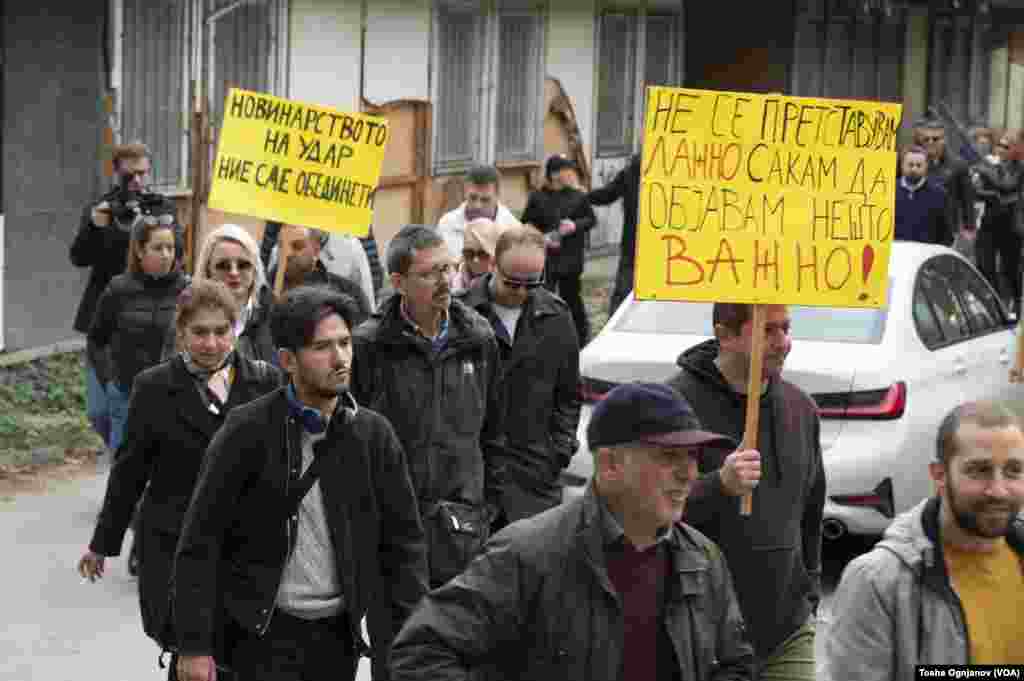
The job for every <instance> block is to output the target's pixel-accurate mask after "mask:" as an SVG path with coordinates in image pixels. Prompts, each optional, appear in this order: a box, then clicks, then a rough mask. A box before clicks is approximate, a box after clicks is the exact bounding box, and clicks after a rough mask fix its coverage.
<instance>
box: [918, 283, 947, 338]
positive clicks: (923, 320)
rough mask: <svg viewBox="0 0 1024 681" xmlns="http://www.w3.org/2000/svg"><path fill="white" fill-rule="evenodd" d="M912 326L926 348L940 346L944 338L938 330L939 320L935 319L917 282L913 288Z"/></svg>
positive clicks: (921, 286)
mask: <svg viewBox="0 0 1024 681" xmlns="http://www.w3.org/2000/svg"><path fill="white" fill-rule="evenodd" d="M914 325H915V326H916V327H917V335H918V336H920V337H921V342H922V343H924V344H925V347H927V348H935V347H938V346H940V345H942V344H943V343H944V342H945V340H946V337H945V336H943V335H942V329H940V328H939V320H938V319H936V318H935V311H934V310H933V309H932V304H931V301H929V300H928V298H926V297H925V294H924V286H923V285H922V284H921V282H918V284H917V286H915V287H914Z"/></svg>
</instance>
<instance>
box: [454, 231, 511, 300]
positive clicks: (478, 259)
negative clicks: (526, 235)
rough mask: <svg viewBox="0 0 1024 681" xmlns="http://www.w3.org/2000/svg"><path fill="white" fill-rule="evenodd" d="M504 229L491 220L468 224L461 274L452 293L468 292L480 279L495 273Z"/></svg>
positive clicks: (456, 279) (464, 239)
mask: <svg viewBox="0 0 1024 681" xmlns="http://www.w3.org/2000/svg"><path fill="white" fill-rule="evenodd" d="M503 229H504V227H503V226H502V225H500V224H498V223H497V222H495V221H494V220H491V219H490V218H476V219H475V220H471V221H470V222H468V223H466V231H465V234H464V238H463V244H462V260H461V263H460V266H459V274H458V276H457V277H456V278H455V281H454V283H453V285H452V293H455V294H458V293H463V292H465V291H468V290H469V288H470V287H471V286H472V285H473V282H475V281H476V280H477V279H479V278H480V277H482V276H484V275H485V274H487V273H488V272H493V271H494V248H495V246H497V244H498V237H499V236H501V232H502V230H503Z"/></svg>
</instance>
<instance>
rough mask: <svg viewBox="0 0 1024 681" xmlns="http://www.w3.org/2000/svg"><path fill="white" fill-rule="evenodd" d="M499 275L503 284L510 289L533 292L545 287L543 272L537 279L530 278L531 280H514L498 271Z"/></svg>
mask: <svg viewBox="0 0 1024 681" xmlns="http://www.w3.org/2000/svg"><path fill="white" fill-rule="evenodd" d="M498 274H500V275H501V283H503V284H504V285H505V286H508V287H509V288H510V289H513V290H518V289H521V288H524V289H526V290H527V291H532V290H533V289H535V288H540V287H541V286H543V285H544V273H543V272H541V273H540V274H538V275H537V276H535V277H530V278H529V279H514V278H512V277H509V276H508V275H506V274H505V273H504V272H502V271H501V270H498Z"/></svg>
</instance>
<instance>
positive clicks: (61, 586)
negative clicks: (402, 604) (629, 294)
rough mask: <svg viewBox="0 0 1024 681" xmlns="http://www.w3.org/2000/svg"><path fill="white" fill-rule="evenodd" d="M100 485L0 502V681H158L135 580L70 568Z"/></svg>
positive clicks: (101, 476)
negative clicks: (97, 577) (87, 575)
mask: <svg viewBox="0 0 1024 681" xmlns="http://www.w3.org/2000/svg"><path fill="white" fill-rule="evenodd" d="M106 480H107V475H106V471H105V470H104V466H103V465H102V464H101V465H100V466H98V469H97V472H96V473H95V474H90V475H86V476H84V477H82V478H80V479H78V480H75V481H62V482H55V483H52V484H51V485H50V487H49V489H48V490H47V491H46V492H45V493H25V494H21V495H19V496H17V497H15V498H14V499H13V500H9V501H0V546H6V547H8V550H7V551H5V555H6V556H7V558H6V560H5V564H4V570H3V577H4V579H3V587H2V589H0V603H3V613H4V615H3V622H4V627H3V632H4V635H3V636H2V637H0V681H79V680H80V679H83V678H88V679H103V680H104V681H145V680H146V679H150V680H152V681H158V680H159V679H164V678H166V671H161V670H160V669H159V668H158V667H157V657H158V654H159V650H158V649H157V647H156V645H155V644H154V643H152V642H151V641H150V640H149V639H148V638H146V636H145V635H144V634H143V633H142V626H141V622H140V619H139V609H138V600H137V594H136V582H135V580H134V579H133V578H132V577H130V576H129V575H128V572H127V569H126V563H125V560H124V559H122V558H120V557H118V558H113V559H110V560H108V562H107V573H106V576H105V577H104V579H103V580H102V581H100V582H97V583H95V584H89V583H88V582H85V581H83V580H82V579H81V578H80V577H79V576H78V573H77V572H76V570H75V566H76V564H77V561H78V558H79V557H80V556H81V554H82V552H83V551H84V550H85V548H86V544H87V542H88V540H89V537H90V535H91V533H92V529H93V525H94V523H95V519H96V514H97V513H98V512H99V509H100V504H101V502H102V499H103V493H104V489H105V486H106ZM129 538H130V534H129ZM128 541H129V539H126V540H125V550H127V546H128ZM851 550H852V551H855V550H856V548H854V549H851V548H850V547H849V546H846V545H844V546H843V548H842V549H840V550H838V551H837V550H834V548H833V550H830V551H829V553H828V555H829V558H830V560H829V561H827V563H826V579H825V583H826V586H827V587H828V588H829V590H830V589H831V585H832V584H833V583H834V581H835V579H836V577H837V575H838V573H839V571H840V570H841V569H842V566H843V565H845V562H846V561H847V560H848V559H849V556H850V555H852V553H851ZM829 600H830V599H829V598H828V597H827V596H826V599H825V602H824V604H823V607H822V608H821V611H820V616H821V623H820V626H819V636H818V650H819V653H820V651H821V650H822V647H823V643H824V639H825V636H826V635H827V633H826V632H827V623H828V620H829ZM818 659H819V660H820V659H821V655H820V654H819V655H818ZM369 678H370V674H369V664H368V662H367V661H366V660H363V662H362V664H361V666H360V670H359V676H358V679H359V681H369ZM819 678H821V677H819Z"/></svg>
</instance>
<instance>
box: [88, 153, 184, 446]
mask: <svg viewBox="0 0 1024 681" xmlns="http://www.w3.org/2000/svg"><path fill="white" fill-rule="evenodd" d="M113 163H114V176H115V179H116V184H115V185H114V187H113V188H112V189H111V190H110V191H109V192H107V193H106V194H104V195H103V196H102V197H100V200H99V201H98V202H96V203H93V204H90V205H88V206H86V208H85V211H84V212H83V215H82V222H81V225H80V227H79V229H78V235H77V236H76V237H75V241H74V243H73V244H71V263H72V264H73V265H74V266H75V267H91V268H92V272H91V273H90V274H89V283H88V285H87V286H86V289H85V293H84V294H82V301H81V303H80V304H79V306H78V313H77V314H76V315H75V321H74V329H75V331H78V332H80V333H88V332H89V327H90V326H91V325H92V319H93V316H94V314H95V312H96V303H97V301H98V300H99V297H100V294H102V293H103V291H104V289H106V287H107V284H109V283H110V280H111V279H113V278H114V277H115V276H117V275H119V274H121V273H123V272H124V271H125V267H126V265H127V258H128V242H129V240H130V237H131V228H132V224H133V223H134V222H135V220H136V218H137V217H138V216H139V215H142V214H150V215H151V214H159V213H172V214H173V213H174V205H173V203H172V202H170V201H169V200H168V199H167V198H166V197H164V196H163V195H161V194H150V193H146V191H145V189H146V179H147V177H148V175H149V171H150V167H151V164H150V158H149V149H147V148H146V145H144V144H121V145H117V146H115V147H114V152H113ZM179 253H180V248H179ZM86 357H87V360H86V388H87V393H86V412H87V415H88V417H89V421H90V423H91V424H92V426H93V428H94V429H95V430H96V432H97V433H98V434H99V435H100V437H102V438H103V442H104V444H107V445H109V444H110V412H109V408H108V405H107V398H106V393H105V389H104V386H103V385H102V384H101V383H100V382H99V380H98V379H97V373H98V374H99V375H101V376H104V375H109V373H110V372H109V371H105V370H104V369H105V367H107V366H109V362H110V358H109V357H108V356H107V354H106V353H105V352H100V351H98V350H97V349H96V348H94V347H89V346H87V348H86ZM101 362H102V363H104V364H102V365H100V364H99V363H101ZM98 365H99V366H100V371H99V372H97V366H98Z"/></svg>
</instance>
